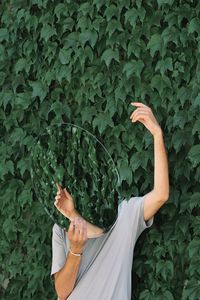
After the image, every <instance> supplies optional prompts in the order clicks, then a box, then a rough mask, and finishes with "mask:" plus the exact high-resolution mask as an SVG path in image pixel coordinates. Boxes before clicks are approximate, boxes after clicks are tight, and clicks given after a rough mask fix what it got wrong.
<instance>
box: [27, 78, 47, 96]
mask: <svg viewBox="0 0 200 300" xmlns="http://www.w3.org/2000/svg"><path fill="white" fill-rule="evenodd" d="M29 84H30V86H31V87H32V89H33V91H32V98H35V97H39V98H40V100H41V101H43V100H44V98H45V97H46V95H47V92H48V87H47V86H46V85H45V84H44V83H43V82H41V81H30V80H29Z"/></svg>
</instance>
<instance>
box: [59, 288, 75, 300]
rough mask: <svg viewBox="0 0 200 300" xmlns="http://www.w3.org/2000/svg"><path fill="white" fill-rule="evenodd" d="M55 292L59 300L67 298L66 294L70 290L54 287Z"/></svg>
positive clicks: (68, 293)
mask: <svg viewBox="0 0 200 300" xmlns="http://www.w3.org/2000/svg"><path fill="white" fill-rule="evenodd" d="M56 294H57V296H58V298H59V300H67V298H68V296H69V295H70V294H71V291H70V292H69V291H66V292H63V291H60V290H58V289H56Z"/></svg>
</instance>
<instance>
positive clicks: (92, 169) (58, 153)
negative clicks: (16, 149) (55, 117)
mask: <svg viewBox="0 0 200 300" xmlns="http://www.w3.org/2000/svg"><path fill="white" fill-rule="evenodd" d="M97 147H98V151H96V148H97ZM32 160H33V163H32V165H33V170H34V175H33V177H34V178H33V179H34V184H35V186H37V190H38V195H39V197H40V199H41V201H42V202H43V204H44V206H45V207H46V209H47V210H48V211H49V213H50V215H52V216H53V218H54V220H56V222H57V223H59V224H60V225H64V224H67V225H69V222H68V221H67V220H66V218H65V217H64V216H62V214H61V213H59V211H58V210H57V209H56V207H55V206H54V201H55V196H56V193H57V188H56V185H55V182H58V183H59V184H60V185H61V186H62V188H64V187H66V189H67V190H68V191H69V193H70V194H71V195H72V197H73V199H74V202H75V207H76V209H77V210H78V211H79V212H80V214H81V215H82V216H83V217H84V218H85V219H86V220H88V221H89V222H91V223H93V224H95V225H97V226H99V227H101V228H103V229H105V230H108V229H109V228H110V227H111V226H112V224H113V223H114V221H115V220H116V217H117V209H116V207H115V205H114V201H115V199H114V198H115V197H114V193H115V187H116V184H117V182H116V180H117V174H116V168H115V166H114V164H113V161H112V160H111V158H110V157H109V156H108V155H107V154H106V152H105V151H104V149H103V147H99V143H98V142H97V141H96V140H95V139H94V138H92V137H91V136H89V135H88V134H87V133H86V132H85V131H84V130H81V129H79V128H75V127H72V126H66V125H65V126H60V127H59V125H57V126H53V127H51V128H48V129H47V131H46V132H45V134H43V135H42V136H41V137H40V139H39V140H38V143H37V144H36V146H35V148H34V150H33V153H32Z"/></svg>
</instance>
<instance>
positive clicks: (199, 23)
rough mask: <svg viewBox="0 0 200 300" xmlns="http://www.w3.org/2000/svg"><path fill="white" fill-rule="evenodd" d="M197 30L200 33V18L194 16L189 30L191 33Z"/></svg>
mask: <svg viewBox="0 0 200 300" xmlns="http://www.w3.org/2000/svg"><path fill="white" fill-rule="evenodd" d="M195 31H196V32H197V33H198V34H199V33H200V20H199V18H193V19H192V20H191V21H190V23H189V25H188V32H189V33H193V32H195Z"/></svg>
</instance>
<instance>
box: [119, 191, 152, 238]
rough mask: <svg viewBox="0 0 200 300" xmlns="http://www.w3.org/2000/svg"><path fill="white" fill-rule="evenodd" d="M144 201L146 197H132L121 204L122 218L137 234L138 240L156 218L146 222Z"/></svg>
mask: <svg viewBox="0 0 200 300" xmlns="http://www.w3.org/2000/svg"><path fill="white" fill-rule="evenodd" d="M144 199H145V195H144V196H139V197H131V198H130V199H129V200H127V199H125V200H124V201H123V202H122V203H121V204H120V210H121V214H122V218H124V219H126V221H127V222H128V225H129V228H130V230H131V231H132V232H133V234H135V238H136V240H137V238H138V237H139V236H140V235H141V233H142V232H143V231H144V230H145V229H147V228H149V227H151V226H152V224H153V222H154V216H152V217H151V218H150V219H149V220H147V221H145V220H144ZM118 209H119V208H118Z"/></svg>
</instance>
